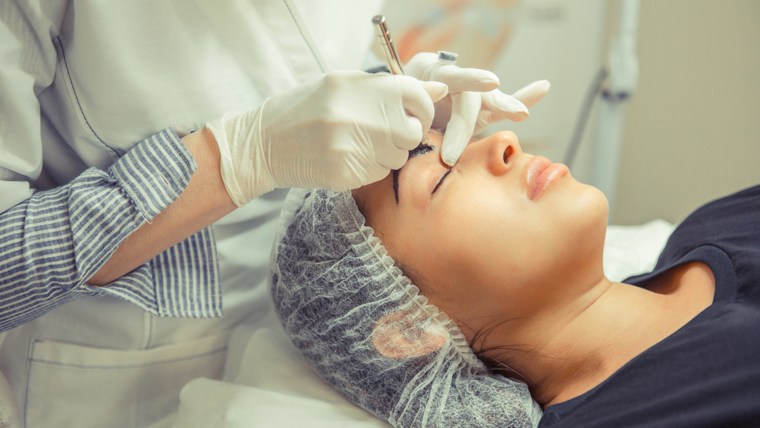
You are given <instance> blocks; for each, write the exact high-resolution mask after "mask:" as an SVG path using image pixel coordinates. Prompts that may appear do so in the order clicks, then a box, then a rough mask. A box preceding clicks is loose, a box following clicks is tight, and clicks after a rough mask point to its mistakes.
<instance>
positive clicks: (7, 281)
mask: <svg viewBox="0 0 760 428" xmlns="http://www.w3.org/2000/svg"><path fill="white" fill-rule="evenodd" d="M194 170H195V162H194V160H193V158H192V155H191V154H190V153H189V152H188V151H187V149H186V148H185V146H184V145H183V144H182V142H181V141H180V140H179V137H177V135H176V134H175V133H174V131H172V130H165V131H162V132H160V133H158V134H155V135H153V136H151V137H149V138H147V139H146V140H144V141H142V142H141V143H139V144H138V145H136V146H135V147H134V148H133V149H132V150H130V151H129V152H127V153H126V154H125V155H124V156H123V157H122V158H121V159H119V160H118V161H117V162H116V163H114V165H112V166H111V168H109V170H108V171H107V172H104V171H101V170H97V169H94V168H91V169H88V170H87V171H85V172H83V173H82V174H81V175H79V176H78V177H77V178H75V179H74V180H73V181H72V182H71V183H69V184H68V185H65V186H61V187H58V188H56V189H52V190H49V191H42V192H37V193H35V194H34V195H32V197H31V198H29V199H27V200H26V201H24V202H22V203H20V204H18V205H16V206H14V207H13V208H11V209H9V210H7V211H6V212H4V213H2V214H0V331H2V330H7V329H9V328H12V327H14V326H16V325H19V324H22V323H24V322H27V321H30V320H32V319H34V318H36V317H38V316H40V315H42V314H44V313H45V312H47V311H49V310H50V309H52V308H54V307H56V306H58V305H60V304H62V303H64V302H67V301H69V300H71V299H74V298H76V297H77V296H82V295H103V294H106V295H112V296H115V297H119V298H121V299H124V300H127V301H129V302H132V303H134V304H136V305H137V306H139V307H141V308H143V309H145V310H147V311H150V312H152V313H154V314H157V315H160V316H182V317H210V316H221V313H222V308H221V292H220V278H219V268H218V260H217V256H216V247H215V241H214V236H213V233H212V230H211V228H206V229H203V230H201V231H200V232H198V233H196V234H194V235H192V236H190V237H189V238H187V239H186V240H184V241H182V242H180V243H179V244H177V245H175V246H173V247H171V248H169V249H167V250H166V251H164V252H163V253H161V254H159V255H158V256H156V257H154V258H153V259H152V260H150V261H149V262H148V263H145V264H144V265H142V266H140V267H138V268H137V269H135V270H134V271H132V272H130V273H128V274H127V275H124V276H123V277H121V278H120V279H118V280H116V281H114V282H113V283H112V284H110V285H109V286H107V287H93V286H90V285H87V284H86V283H85V280H86V279H87V278H90V277H91V276H92V275H93V274H94V273H95V272H97V271H98V270H99V269H100V268H101V267H102V266H103V264H105V262H106V261H107V260H108V259H109V258H110V257H111V255H112V254H113V253H114V252H115V251H116V248H117V247H118V246H119V244H121V243H122V242H123V241H124V240H125V239H126V238H127V237H128V236H129V235H130V234H131V233H132V232H134V231H135V230H136V229H137V228H139V227H140V226H141V225H142V224H144V223H145V222H146V221H150V220H152V219H153V218H154V217H155V216H156V215H158V213H160V212H161V211H163V210H164V209H165V208H166V207H167V206H168V205H169V204H171V203H172V202H173V201H174V200H175V199H176V198H177V197H178V196H179V195H180V194H181V193H182V191H183V190H184V189H185V187H186V186H187V184H188V182H189V180H190V177H191V175H192V173H193V171H194Z"/></svg>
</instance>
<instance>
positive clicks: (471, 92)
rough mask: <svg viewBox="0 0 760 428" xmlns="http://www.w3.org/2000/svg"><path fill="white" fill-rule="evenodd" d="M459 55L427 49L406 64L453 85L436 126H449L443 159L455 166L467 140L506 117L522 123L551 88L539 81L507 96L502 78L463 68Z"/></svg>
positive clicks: (439, 110) (441, 105) (412, 73)
mask: <svg viewBox="0 0 760 428" xmlns="http://www.w3.org/2000/svg"><path fill="white" fill-rule="evenodd" d="M455 61H456V58H455V54H451V53H446V52H444V53H443V54H441V55H439V54H435V53H432V52H423V53H419V54H417V55H415V56H414V57H412V59H410V60H409V62H408V63H407V64H406V65H405V66H404V71H405V73H406V74H407V75H409V76H414V77H417V78H418V79H420V80H433V81H438V82H442V83H445V84H446V85H448V87H449V96H448V97H446V98H445V99H443V100H442V101H440V102H438V103H437V104H436V105H435V120H434V121H433V127H434V128H438V129H446V133H445V135H444V137H443V143H442V148H441V159H442V160H443V161H444V162H445V163H447V164H448V165H454V164H455V163H456V161H457V160H459V157H460V156H461V155H462V152H463V151H464V149H465V147H466V146H467V143H469V141H470V140H471V139H472V136H473V134H477V133H479V132H481V131H482V130H484V129H485V128H486V127H488V126H489V125H491V124H493V123H495V122H499V121H502V120H512V121H515V122H519V121H522V120H525V119H526V118H527V117H528V115H529V112H528V107H532V106H533V105H535V104H536V103H538V102H539V101H540V100H541V99H542V98H543V97H544V95H546V93H547V92H548V91H549V86H550V85H549V82H548V81H546V80H539V81H537V82H533V83H531V84H529V85H527V86H526V87H524V88H522V89H520V90H519V91H517V92H515V93H514V94H513V95H511V96H510V95H507V94H505V93H503V92H501V91H500V90H498V89H496V88H497V87H498V86H499V78H498V77H497V76H496V75H495V74H494V73H492V72H490V71H487V70H481V69H477V68H461V67H459V66H457V65H456V64H455Z"/></svg>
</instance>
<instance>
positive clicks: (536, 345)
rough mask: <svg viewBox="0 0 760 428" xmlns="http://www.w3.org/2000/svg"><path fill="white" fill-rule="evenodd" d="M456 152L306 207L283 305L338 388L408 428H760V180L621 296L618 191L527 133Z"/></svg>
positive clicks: (283, 251) (677, 240) (413, 162)
mask: <svg viewBox="0 0 760 428" xmlns="http://www.w3.org/2000/svg"><path fill="white" fill-rule="evenodd" d="M439 145H440V136H439V135H431V137H430V141H429V144H428V145H421V146H420V147H418V148H417V149H416V150H414V151H413V152H411V153H410V156H411V157H412V158H411V159H410V160H409V162H408V163H407V164H406V165H405V166H404V168H402V169H401V170H399V171H397V172H396V173H394V174H391V175H390V176H389V177H388V178H386V179H385V180H383V181H380V182H378V183H375V184H372V185H369V186H366V187H363V188H361V189H358V190H355V191H353V192H343V193H336V192H331V191H323V190H317V191H293V192H292V193H291V195H290V197H289V200H288V202H287V204H286V208H285V211H284V214H283V221H284V224H283V229H282V230H283V232H282V233H281V236H280V237H279V238H278V243H277V246H276V248H275V254H274V258H273V268H274V274H273V284H272V294H273V297H274V300H275V306H276V307H277V310H278V312H279V314H280V318H281V320H282V322H283V324H284V326H285V329H286V331H287V332H288V334H289V335H290V336H291V339H292V341H293V342H294V344H295V345H296V346H297V347H298V348H299V349H300V350H301V352H302V353H303V355H304V356H305V357H306V359H307V360H308V361H309V362H310V364H311V365H312V366H313V367H314V368H315V369H316V371H317V372H318V373H319V374H320V375H321V376H323V377H324V379H325V380H327V381H328V382H329V383H330V384H331V385H333V386H334V387H335V388H336V389H338V390H339V391H340V392H342V393H343V394H344V395H345V396H346V397H348V398H349V399H350V400H352V401H353V402H355V403H357V404H358V405H360V406H361V407H363V408H365V409H367V410H369V411H370V412H372V413H374V414H375V415H377V416H378V417H380V418H382V419H385V420H387V421H389V422H390V423H391V424H392V425H394V426H400V427H427V426H435V427H467V426H473V427H491V426H493V427H505V426H519V427H521V426H535V425H540V426H542V427H543V426H546V427H550V426H571V427H580V426H582V427H592V426H599V427H611V426H612V427H614V426H626V427H628V426H647V427H654V426H667V427H674V426H683V427H697V426H732V427H737V426H759V425H758V423H760V186H758V187H754V188H750V189H747V190H744V191H742V192H740V193H736V194H734V195H731V196H728V197H726V198H723V199H719V200H717V201H715V202H712V203H710V204H708V205H705V206H704V207H702V208H700V209H699V210H697V211H696V212H694V213H693V214H692V215H691V216H690V217H689V218H687V219H686V220H685V221H684V222H683V223H682V224H681V225H680V226H679V227H678V228H677V229H676V230H675V232H674V233H673V234H672V236H671V237H670V239H669V241H668V243H667V245H666V247H665V249H664V250H663V252H662V254H661V255H660V258H659V261H658V263H657V266H656V267H655V270H654V271H653V272H651V273H648V274H644V275H639V276H636V277H632V278H629V279H628V280H626V281H625V283H615V282H612V281H610V280H608V279H607V278H605V276H604V273H603V271H602V252H603V246H604V237H605V230H606V225H607V212H608V206H607V201H606V199H605V197H604V195H603V194H602V193H601V192H599V191H598V190H597V189H595V188H593V187H591V186H587V185H584V184H582V183H579V182H578V181H576V180H575V179H574V178H573V177H572V176H571V175H570V174H569V173H568V171H567V169H566V168H565V167H564V166H563V165H560V164H551V163H550V162H549V161H548V160H546V159H545V158H541V157H536V156H531V155H529V154H526V153H523V151H522V149H521V147H520V145H519V143H518V142H517V139H516V137H515V135H514V134H512V133H509V132H503V133H497V134H495V135H493V136H491V137H489V138H486V139H483V140H480V141H476V142H473V143H471V144H470V145H469V146H468V148H467V149H466V151H465V152H464V154H463V156H462V158H461V160H460V161H459V162H458V163H457V164H456V166H454V167H453V168H449V167H447V166H446V165H445V164H443V163H442V162H441V161H440V156H439V154H438V147H439Z"/></svg>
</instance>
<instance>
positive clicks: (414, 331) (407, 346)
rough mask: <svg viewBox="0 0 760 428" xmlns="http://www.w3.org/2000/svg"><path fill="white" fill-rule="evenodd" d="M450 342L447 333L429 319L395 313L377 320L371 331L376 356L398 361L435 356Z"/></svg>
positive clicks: (417, 315) (408, 313)
mask: <svg viewBox="0 0 760 428" xmlns="http://www.w3.org/2000/svg"><path fill="white" fill-rule="evenodd" d="M448 338H449V334H448V332H447V331H446V329H445V328H444V327H443V326H441V325H440V324H438V323H435V322H433V320H431V319H430V318H429V317H421V316H420V314H412V313H410V312H405V311H402V312H394V313H391V314H388V315H385V316H383V317H382V318H380V319H379V320H378V321H377V323H376V324H375V328H374V329H373V330H372V337H371V339H372V344H373V345H374V346H375V349H377V352H379V353H380V354H382V355H384V356H386V357H388V358H395V359H398V360H401V359H406V358H414V357H421V356H423V355H427V354H430V353H432V352H435V351H437V350H439V349H441V347H443V345H445V344H446V341H447V340H448Z"/></svg>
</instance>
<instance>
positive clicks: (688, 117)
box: [611, 0, 760, 224]
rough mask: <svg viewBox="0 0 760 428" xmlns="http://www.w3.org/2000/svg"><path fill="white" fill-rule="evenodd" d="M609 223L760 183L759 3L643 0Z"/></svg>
mask: <svg viewBox="0 0 760 428" xmlns="http://www.w3.org/2000/svg"><path fill="white" fill-rule="evenodd" d="M639 24H640V27H639V37H638V58H639V73H640V74H639V85H638V89H637V91H636V93H635V96H634V97H633V99H632V100H631V102H630V103H629V104H628V106H627V107H626V108H627V111H626V116H625V117H626V121H625V131H624V136H623V147H622V158H623V160H622V163H621V167H620V175H619V182H618V190H617V198H616V201H615V210H614V212H613V216H612V218H611V222H612V223H618V224H632V223H641V222H644V221H646V220H648V219H651V218H664V219H667V220H670V221H673V222H677V221H680V220H682V219H683V218H684V216H686V215H687V214H688V213H689V212H691V211H692V210H693V209H694V208H696V207H697V206H699V205H701V204H702V203H704V202H707V201H708V200H711V199H714V198H716V197H719V196H722V195H725V194H728V193H730V192H733V191H736V190H739V189H741V188H744V187H747V186H750V185H752V184H759V183H760V1H757V0H726V1H714V0H668V1H657V0H643V1H642V2H641V14H640V21H639Z"/></svg>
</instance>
